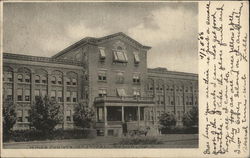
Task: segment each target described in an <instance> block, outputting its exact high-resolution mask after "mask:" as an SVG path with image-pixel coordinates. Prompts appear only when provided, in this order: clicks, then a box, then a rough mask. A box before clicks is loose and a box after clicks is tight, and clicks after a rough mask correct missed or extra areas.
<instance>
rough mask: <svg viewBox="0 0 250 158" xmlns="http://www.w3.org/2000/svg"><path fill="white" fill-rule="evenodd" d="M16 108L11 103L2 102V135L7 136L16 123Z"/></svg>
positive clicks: (8, 101)
mask: <svg viewBox="0 0 250 158" xmlns="http://www.w3.org/2000/svg"><path fill="white" fill-rule="evenodd" d="M15 109H16V107H15V105H14V104H13V101H10V100H5V101H4V102H3V133H4V134H6V135H8V134H9V133H10V131H11V130H12V128H13V126H14V125H15V123H16V120H17V116H16V111H15Z"/></svg>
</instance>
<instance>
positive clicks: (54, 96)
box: [50, 91, 56, 100]
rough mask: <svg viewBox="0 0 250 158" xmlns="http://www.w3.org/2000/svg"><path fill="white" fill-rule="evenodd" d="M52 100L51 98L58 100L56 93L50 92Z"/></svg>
mask: <svg viewBox="0 0 250 158" xmlns="http://www.w3.org/2000/svg"><path fill="white" fill-rule="evenodd" d="M50 98H51V99H52V100H54V99H56V91H51V92H50Z"/></svg>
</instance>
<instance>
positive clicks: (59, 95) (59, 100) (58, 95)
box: [57, 91, 63, 102]
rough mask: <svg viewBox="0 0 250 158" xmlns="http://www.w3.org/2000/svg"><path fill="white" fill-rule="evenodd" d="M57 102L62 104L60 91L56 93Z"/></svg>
mask: <svg viewBox="0 0 250 158" xmlns="http://www.w3.org/2000/svg"><path fill="white" fill-rule="evenodd" d="M57 101H58V102H62V101H63V99H62V91H57Z"/></svg>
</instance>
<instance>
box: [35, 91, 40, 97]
mask: <svg viewBox="0 0 250 158" xmlns="http://www.w3.org/2000/svg"><path fill="white" fill-rule="evenodd" d="M38 96H40V90H39V89H36V90H35V97H38Z"/></svg>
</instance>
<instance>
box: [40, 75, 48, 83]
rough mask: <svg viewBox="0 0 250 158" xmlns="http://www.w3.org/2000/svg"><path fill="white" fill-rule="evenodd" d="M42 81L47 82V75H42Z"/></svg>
mask: <svg viewBox="0 0 250 158" xmlns="http://www.w3.org/2000/svg"><path fill="white" fill-rule="evenodd" d="M41 80H42V83H43V84H46V83H47V77H46V76H42V77H41Z"/></svg>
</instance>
